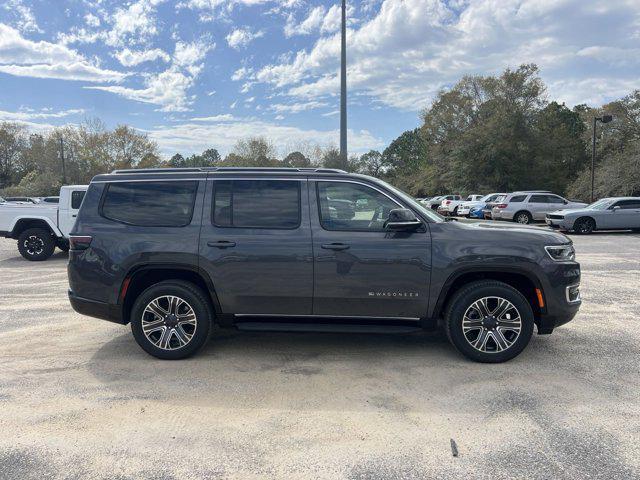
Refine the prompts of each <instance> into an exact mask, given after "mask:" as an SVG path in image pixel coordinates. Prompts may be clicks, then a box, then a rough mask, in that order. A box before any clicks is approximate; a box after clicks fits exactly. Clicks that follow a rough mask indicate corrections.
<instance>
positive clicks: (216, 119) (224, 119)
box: [191, 113, 236, 122]
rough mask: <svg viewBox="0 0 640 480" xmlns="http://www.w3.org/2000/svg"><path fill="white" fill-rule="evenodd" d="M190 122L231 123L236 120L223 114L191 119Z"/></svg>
mask: <svg viewBox="0 0 640 480" xmlns="http://www.w3.org/2000/svg"><path fill="white" fill-rule="evenodd" d="M191 120H192V121H194V122H231V121H233V120H236V117H234V116H233V115H231V114H230V113H223V114H220V115H213V116H211V117H193V118H192V119H191Z"/></svg>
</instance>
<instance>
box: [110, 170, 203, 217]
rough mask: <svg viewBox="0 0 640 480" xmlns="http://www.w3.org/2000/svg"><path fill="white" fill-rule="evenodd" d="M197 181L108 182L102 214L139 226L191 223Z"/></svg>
mask: <svg viewBox="0 0 640 480" xmlns="http://www.w3.org/2000/svg"><path fill="white" fill-rule="evenodd" d="M197 189H198V182H192V181H179V182H167V181H164V182H122V183H120V182H118V183H111V184H109V185H107V188H106V191H105V193H104V195H103V199H102V207H101V214H102V216H103V217H105V218H108V219H110V220H114V221H116V222H121V223H126V224H128V225H139V226H142V227H184V226H186V225H188V224H189V223H191V217H192V216H193V204H194V202H195V198H196V191H197Z"/></svg>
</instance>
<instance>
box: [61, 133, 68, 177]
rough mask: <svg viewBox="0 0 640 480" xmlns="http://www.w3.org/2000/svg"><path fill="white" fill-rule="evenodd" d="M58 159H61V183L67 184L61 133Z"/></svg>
mask: <svg viewBox="0 0 640 480" xmlns="http://www.w3.org/2000/svg"><path fill="white" fill-rule="evenodd" d="M60 160H62V184H63V185H66V184H67V171H66V169H65V166H64V141H63V140H62V135H60Z"/></svg>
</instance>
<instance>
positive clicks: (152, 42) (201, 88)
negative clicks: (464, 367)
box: [0, 0, 640, 156]
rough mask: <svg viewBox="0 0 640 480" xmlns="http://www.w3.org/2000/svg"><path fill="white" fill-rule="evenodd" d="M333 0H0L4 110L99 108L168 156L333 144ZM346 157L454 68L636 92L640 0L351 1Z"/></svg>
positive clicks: (454, 74)
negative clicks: (249, 145) (517, 72)
mask: <svg viewBox="0 0 640 480" xmlns="http://www.w3.org/2000/svg"><path fill="white" fill-rule="evenodd" d="M339 27H340V9H339V4H338V3H334V2H330V1H320V0H317V1H308V0H177V1H176V0H174V1H169V0H137V1H128V2H121V1H109V0H93V1H89V0H49V1H46V0H31V1H28V0H3V1H2V2H1V3H0V121H15V122H20V123H23V124H25V125H27V126H29V127H30V128H32V129H34V130H39V131H40V130H42V131H44V130H47V129H50V128H53V126H60V125H65V124H78V123H81V122H83V121H85V120H87V119H92V118H100V119H101V120H103V121H104V122H105V124H106V125H107V126H108V127H110V128H111V127H115V126H116V125H119V124H128V125H131V126H133V127H135V128H137V129H139V130H141V131H144V132H145V133H147V134H148V135H149V136H150V137H151V138H152V139H154V140H156V141H157V142H158V144H159V146H160V151H161V153H162V154H163V155H165V156H171V155H173V154H174V153H175V152H180V153H182V154H183V155H186V154H191V153H199V152H201V151H203V150H205V149H207V148H217V149H218V150H219V151H220V152H221V153H223V154H225V153H227V152H229V151H230V150H231V149H232V148H233V145H234V144H235V143H236V142H237V140H238V139H240V138H242V137H247V136H256V135H263V136H266V137H267V138H269V139H270V140H271V141H272V142H273V143H274V145H275V146H276V148H277V149H278V151H279V152H280V153H282V154H286V153H287V152H288V151H291V150H293V149H297V148H298V147H300V148H301V146H304V145H307V146H308V145H311V144H317V145H320V146H332V145H337V144H338V138H339V137H338V132H339V115H338V108H339V78H338V72H339V59H340V55H339V54H340V39H339ZM347 63H348V74H347V75H348V80H347V82H348V92H349V93H348V95H349V100H348V128H349V130H348V141H349V152H350V153H362V152H364V151H368V150H370V149H380V150H381V149H383V148H384V147H385V146H386V145H388V144H389V142H391V141H392V140H393V139H394V138H396V137H397V136H399V135H400V134H401V133H402V132H403V131H404V130H408V129H413V128H416V127H417V126H419V124H420V112H421V111H423V110H424V109H425V108H427V107H428V106H429V105H430V103H431V102H432V101H433V99H434V98H435V96H436V95H437V93H438V91H440V90H442V89H446V88H450V87H451V86H453V85H454V84H455V83H456V82H457V81H458V80H459V79H460V78H461V77H462V76H463V75H467V74H482V75H489V74H499V73H500V72H501V71H502V70H504V69H505V68H507V67H511V68H517V67H518V66H519V65H520V64H522V63H536V64H537V65H538V66H539V67H540V71H541V77H542V79H543V80H544V81H545V83H546V85H547V96H548V98H549V100H557V101H560V102H565V103H566V104H567V105H568V106H573V105H575V104H579V103H586V104H589V105H592V106H593V105H599V104H602V103H605V102H608V101H611V100H614V99H617V98H620V97H622V96H624V95H626V94H628V93H630V92H631V91H632V90H634V89H637V88H640V0H607V1H601V0H598V1H596V0H449V1H445V0H358V1H356V0H352V1H349V2H348V28H347Z"/></svg>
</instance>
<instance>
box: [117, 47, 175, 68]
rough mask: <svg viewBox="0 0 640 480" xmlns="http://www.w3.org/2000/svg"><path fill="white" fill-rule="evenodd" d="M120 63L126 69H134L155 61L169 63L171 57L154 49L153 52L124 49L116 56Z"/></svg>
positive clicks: (162, 51)
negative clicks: (144, 63)
mask: <svg viewBox="0 0 640 480" xmlns="http://www.w3.org/2000/svg"><path fill="white" fill-rule="evenodd" d="M115 57H116V58H117V59H118V61H119V62H120V63H121V64H122V65H124V66H125V67H133V66H135V65H139V64H141V63H143V62H152V61H154V60H158V59H160V60H163V61H165V62H168V61H170V60H171V56H169V54H168V53H167V52H165V51H164V50H161V49H159V48H153V49H151V50H140V51H132V50H129V49H128V48H124V49H122V50H120V51H119V52H117V53H116V54H115Z"/></svg>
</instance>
